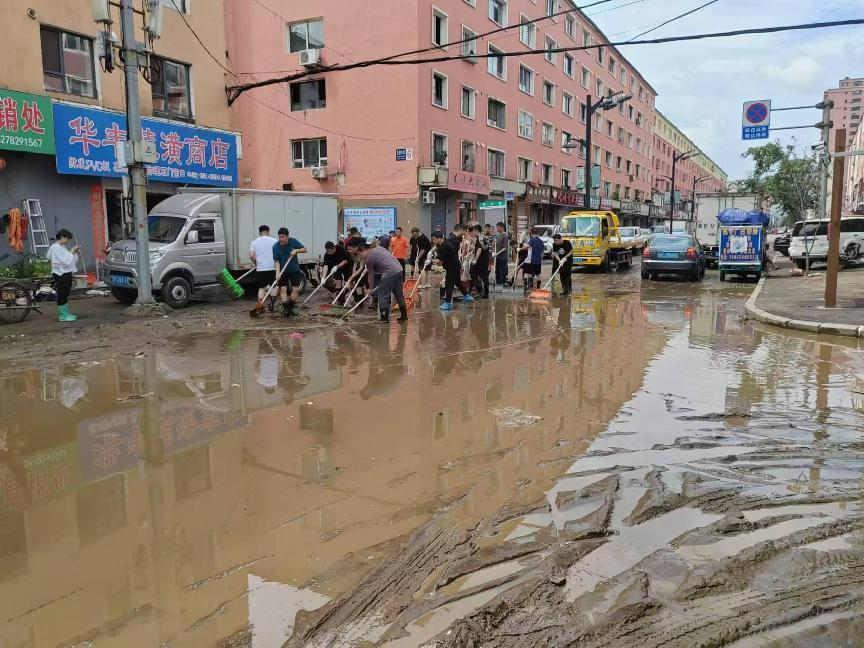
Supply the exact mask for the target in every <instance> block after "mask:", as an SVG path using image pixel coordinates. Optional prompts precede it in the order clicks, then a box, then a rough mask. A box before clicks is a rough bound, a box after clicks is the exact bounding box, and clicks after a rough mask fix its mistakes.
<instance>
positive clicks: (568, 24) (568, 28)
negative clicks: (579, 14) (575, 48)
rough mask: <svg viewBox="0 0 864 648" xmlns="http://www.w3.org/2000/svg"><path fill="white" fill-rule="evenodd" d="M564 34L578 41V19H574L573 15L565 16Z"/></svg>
mask: <svg viewBox="0 0 864 648" xmlns="http://www.w3.org/2000/svg"><path fill="white" fill-rule="evenodd" d="M564 33H565V34H567V35H568V36H569V37H570V38H572V39H574V40H575V39H576V19H575V18H574V17H573V14H569V13H568V14H567V15H566V16H564Z"/></svg>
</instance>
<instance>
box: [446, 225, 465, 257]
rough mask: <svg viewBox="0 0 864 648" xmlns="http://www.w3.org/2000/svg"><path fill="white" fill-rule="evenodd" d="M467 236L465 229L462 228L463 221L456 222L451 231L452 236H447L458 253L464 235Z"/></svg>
mask: <svg viewBox="0 0 864 648" xmlns="http://www.w3.org/2000/svg"><path fill="white" fill-rule="evenodd" d="M463 236H465V230H464V229H462V225H461V223H456V225H454V226H453V231H452V232H451V233H450V236H448V237H447V242H448V243H450V245H452V246H453V249H454V250H456V253H457V254H458V253H459V246H460V245H461V244H462V237H463Z"/></svg>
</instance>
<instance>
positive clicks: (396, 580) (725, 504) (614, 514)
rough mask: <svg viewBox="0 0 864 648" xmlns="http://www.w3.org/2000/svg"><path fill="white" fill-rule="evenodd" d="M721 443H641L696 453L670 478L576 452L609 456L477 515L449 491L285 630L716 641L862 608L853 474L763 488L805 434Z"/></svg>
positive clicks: (502, 642)
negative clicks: (386, 553)
mask: <svg viewBox="0 0 864 648" xmlns="http://www.w3.org/2000/svg"><path fill="white" fill-rule="evenodd" d="M766 445H768V444H766ZM712 448H713V449H714V450H717V451H718V452H715V454H714V456H709V457H707V458H706V457H705V454H710V452H711V449H712ZM723 450H724V448H723V447H722V446H719V444H717V443H714V444H712V443H689V442H688V441H687V440H679V441H678V442H676V444H675V445H674V446H670V447H666V448H659V449H658V448H654V449H652V450H650V451H648V452H658V451H659V452H667V451H674V452H683V453H685V455H686V453H689V452H702V453H703V454H702V455H700V456H701V457H702V458H700V459H697V460H696V461H689V462H687V463H686V464H685V463H678V464H676V466H678V468H679V469H678V470H677V474H676V475H675V476H674V478H672V477H673V475H672V473H674V472H676V469H674V468H673V469H671V470H670V469H669V468H667V467H664V466H638V465H627V464H626V463H622V461H626V458H627V457H628V455H631V454H633V453H629V452H621V453H611V454H610V453H599V454H597V455H594V456H589V457H587V459H586V458H585V457H583V460H586V461H588V464H587V465H591V463H590V462H591V461H596V460H597V459H598V458H599V459H600V460H601V461H602V462H603V466H602V467H601V468H592V469H591V470H588V471H583V472H576V473H574V472H571V473H568V474H567V475H565V476H564V478H565V480H567V481H569V480H571V479H575V480H576V481H577V482H580V483H584V485H578V486H577V487H576V488H573V489H571V490H559V491H558V492H557V493H555V495H554V497H552V496H551V495H550V497H549V501H548V502H546V503H542V504H539V505H534V506H529V507H523V508H519V509H508V508H506V507H505V509H503V510H501V511H499V513H498V514H497V515H496V516H495V517H492V518H488V519H483V520H481V521H479V522H476V521H474V522H472V523H463V522H460V520H462V519H463V517H462V516H461V515H460V514H459V511H460V503H459V502H456V503H453V504H452V505H451V506H449V507H448V508H447V509H446V510H443V511H442V512H441V513H440V514H439V515H437V516H436V517H435V518H434V519H433V520H431V521H430V522H429V523H428V524H426V525H425V526H423V527H422V528H420V529H419V530H417V531H416V532H415V533H414V534H413V535H412V536H411V537H410V538H407V539H406V540H405V541H404V543H403V544H402V546H401V547H400V549H399V551H398V553H397V554H396V555H395V556H394V558H393V559H392V560H388V561H386V562H385V563H383V564H382V565H380V566H379V567H378V568H377V569H375V570H374V571H372V572H371V573H370V574H369V575H368V576H367V577H366V578H365V579H364V580H363V581H362V582H361V583H359V584H358V585H357V586H356V587H355V588H354V589H353V590H351V591H349V592H347V593H346V594H344V595H343V596H341V597H339V598H337V599H335V600H333V601H332V602H331V603H329V604H328V605H326V606H325V607H323V608H321V609H320V610H316V611H314V612H303V613H301V614H300V616H298V618H297V623H296V625H295V633H294V635H293V636H292V638H291V639H290V640H289V641H288V642H287V643H286V644H285V645H286V646H287V647H288V648H294V647H298V648H299V647H300V646H304V647H321V648H323V647H336V646H360V645H362V646H369V645H382V646H387V645H393V646H426V647H430V648H431V647H435V648H471V647H476V648H480V646H483V647H484V648H490V647H501V648H504V647H511V646H512V647H514V648H515V647H519V648H524V647H525V646H556V647H557V646H580V647H582V646H588V647H596V648H600V647H607V646H608V647H610V648H612V647H614V648H629V647H633V648H637V647H638V648H650V647H652V646H665V647H670V646H672V647H675V646H680V647H681V648H685V647H686V648H693V647H695V646H701V647H705V648H708V647H719V646H726V645H729V644H730V643H732V642H734V641H736V640H738V639H741V638H744V637H747V636H751V635H755V634H758V633H760V632H764V631H768V630H770V629H772V628H778V627H782V626H789V625H790V624H795V623H797V622H801V621H803V620H807V619H815V618H818V617H819V616H820V615H825V614H829V613H833V612H841V611H842V612H856V611H860V612H862V613H864V542H861V541H860V536H862V535H864V533H862V529H864V516H862V514H861V512H860V511H859V510H858V507H857V500H858V498H859V493H858V491H857V488H858V487H857V483H855V481H854V480H848V481H842V480H841V481H839V482H835V483H833V484H828V485H827V486H826V488H825V489H822V490H821V491H820V492H806V491H804V492H800V493H796V492H794V491H790V490H789V488H788V487H787V485H786V484H783V487H782V488H780V489H779V491H776V492H770V493H768V494H765V493H766V484H767V485H768V488H767V490H771V483H770V482H771V480H770V479H765V478H760V477H759V476H758V474H756V473H758V471H756V470H755V469H754V467H753V465H752V464H753V462H765V461H775V462H777V463H778V464H782V465H785V464H784V463H783V462H786V461H790V460H791V459H792V458H794V457H795V456H796V454H797V455H799V456H802V455H806V454H807V453H806V448H790V447H779V446H778V447H770V448H769V449H766V448H765V447H764V446H763V448H762V449H761V451H760V450H757V449H755V448H749V449H747V451H742V452H739V453H736V451H735V447H734V446H727V447H726V448H725V450H728V453H724V452H722V451H723ZM742 450H744V449H743V448H742ZM810 450H811V451H812V448H811V449H810ZM847 450H848V448H847ZM796 451H797V453H796ZM636 454H637V455H638V453H636ZM841 454H842V452H841ZM853 456H854V457H855V459H856V460H858V461H860V455H855V454H849V455H848V457H847V458H849V457H853ZM633 458H634V459H635V458H636V457H633ZM845 459H846V458H844V460H845ZM577 465H578V463H577ZM682 466H683V468H682ZM732 472H734V473H737V474H738V477H739V478H738V479H730V473H732ZM562 483H563V482H562ZM670 483H671V484H674V485H675V487H674V488H673V487H671V486H670V485H669V484H670ZM776 485H777V484H774V486H776ZM679 525H680V528H678V527H679ZM520 530H521V531H520ZM640 534H641V535H640ZM664 534H665V535H664ZM658 538H659V541H658ZM652 543H656V544H652ZM646 547H647V549H646ZM634 552H636V553H635V554H634ZM639 552H643V553H639ZM793 627H794V626H793Z"/></svg>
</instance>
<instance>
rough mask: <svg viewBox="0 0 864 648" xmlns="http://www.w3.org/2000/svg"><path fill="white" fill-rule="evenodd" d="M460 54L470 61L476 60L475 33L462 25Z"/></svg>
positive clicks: (474, 61)
mask: <svg viewBox="0 0 864 648" xmlns="http://www.w3.org/2000/svg"><path fill="white" fill-rule="evenodd" d="M462 56H468V57H469V58H467V59H465V60H467V61H469V62H471V63H476V62H477V58H476V56H477V34H476V32H473V31H471V30H470V29H468V28H467V27H465V26H464V25H463V27H462Z"/></svg>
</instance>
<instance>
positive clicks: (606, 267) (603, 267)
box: [600, 252, 609, 272]
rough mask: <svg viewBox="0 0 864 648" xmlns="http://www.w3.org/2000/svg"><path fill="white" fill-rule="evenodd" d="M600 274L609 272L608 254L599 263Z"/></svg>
mask: <svg viewBox="0 0 864 648" xmlns="http://www.w3.org/2000/svg"><path fill="white" fill-rule="evenodd" d="M600 272H609V253H608V252H607V253H606V256H604V257H603V261H602V262H601V263H600Z"/></svg>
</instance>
